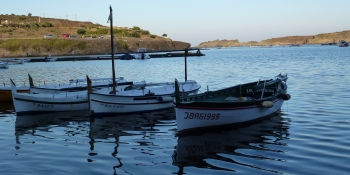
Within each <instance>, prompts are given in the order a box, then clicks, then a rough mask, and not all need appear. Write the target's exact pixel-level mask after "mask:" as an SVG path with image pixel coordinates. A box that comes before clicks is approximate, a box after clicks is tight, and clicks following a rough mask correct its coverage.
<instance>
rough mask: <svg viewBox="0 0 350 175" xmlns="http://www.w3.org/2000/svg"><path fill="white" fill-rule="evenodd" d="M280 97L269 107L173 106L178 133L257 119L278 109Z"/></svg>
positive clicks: (280, 104) (280, 102)
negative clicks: (206, 107)
mask: <svg viewBox="0 0 350 175" xmlns="http://www.w3.org/2000/svg"><path fill="white" fill-rule="evenodd" d="M283 102H284V101H283V100H282V99H276V101H274V104H273V106H272V107H271V108H265V107H262V106H260V105H259V106H249V107H245V108H230V109H190V108H179V107H175V113H176V122H177V128H178V133H182V132H185V131H188V130H193V129H199V128H205V127H213V126H214V127H215V126H221V125H232V124H242V123H245V122H250V121H254V120H259V119H261V118H263V117H266V116H269V115H271V114H274V113H276V112H278V111H280V109H281V107H282V104H283Z"/></svg>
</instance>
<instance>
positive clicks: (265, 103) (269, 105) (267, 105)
mask: <svg viewBox="0 0 350 175" xmlns="http://www.w3.org/2000/svg"><path fill="white" fill-rule="evenodd" d="M261 105H262V106H263V107H264V108H272V107H273V102H272V101H264V102H263V103H261Z"/></svg>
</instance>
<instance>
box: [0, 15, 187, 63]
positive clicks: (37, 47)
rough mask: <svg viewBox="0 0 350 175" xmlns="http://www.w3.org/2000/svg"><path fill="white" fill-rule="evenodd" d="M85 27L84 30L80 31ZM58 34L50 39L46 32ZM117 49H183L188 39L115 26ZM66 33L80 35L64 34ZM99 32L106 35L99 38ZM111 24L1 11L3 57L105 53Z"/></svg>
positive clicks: (109, 39)
mask: <svg viewBox="0 0 350 175" xmlns="http://www.w3.org/2000/svg"><path fill="white" fill-rule="evenodd" d="M79 30H83V31H84V33H79V32H78V31H79ZM48 33H50V34H53V35H54V38H50V39H46V38H44V35H45V34H48ZM113 33H114V38H115V40H114V45H115V51H116V52H136V51H137V49H138V48H146V49H147V50H148V51H162V50H180V49H185V48H189V47H190V46H191V45H190V44H189V43H186V42H181V41H172V40H171V39H170V38H167V35H166V34H163V36H158V35H155V34H151V32H150V31H147V30H145V29H141V28H139V27H137V26H134V27H133V28H128V27H114V32H113ZM63 34H69V35H76V36H77V38H63V37H62V36H63ZM98 36H103V38H99V37H98ZM110 36H111V34H110V30H109V26H102V25H99V24H93V23H91V22H81V21H70V20H66V19H54V18H42V17H38V16H31V14H28V15H27V16H25V15H14V14H11V15H0V57H23V56H46V55H70V54H72V53H73V52H72V51H73V50H74V54H76V55H79V54H81V55H84V54H105V53H109V52H111V45H110V43H111V38H110Z"/></svg>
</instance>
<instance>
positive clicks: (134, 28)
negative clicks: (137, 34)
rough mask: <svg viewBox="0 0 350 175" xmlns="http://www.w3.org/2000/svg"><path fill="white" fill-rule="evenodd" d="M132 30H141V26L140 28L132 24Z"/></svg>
mask: <svg viewBox="0 0 350 175" xmlns="http://www.w3.org/2000/svg"><path fill="white" fill-rule="evenodd" d="M132 30H141V28H140V27H137V26H134V27H133V28H132Z"/></svg>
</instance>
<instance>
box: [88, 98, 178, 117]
mask: <svg viewBox="0 0 350 175" xmlns="http://www.w3.org/2000/svg"><path fill="white" fill-rule="evenodd" d="M147 97H148V96H119V95H109V94H96V93H90V94H89V98H90V110H91V112H92V113H93V114H94V115H98V114H125V113H137V112H146V111H155V110H161V109H166V108H171V107H173V100H172V98H171V97H170V96H157V98H151V97H149V98H147ZM143 98H145V99H143ZM160 98H161V99H162V100H160Z"/></svg>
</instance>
